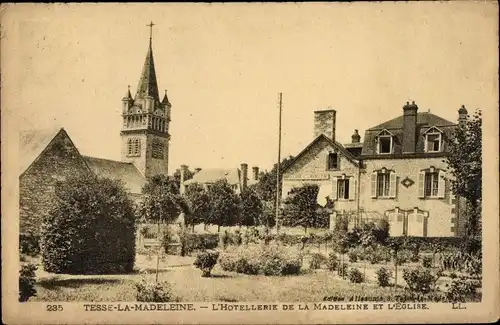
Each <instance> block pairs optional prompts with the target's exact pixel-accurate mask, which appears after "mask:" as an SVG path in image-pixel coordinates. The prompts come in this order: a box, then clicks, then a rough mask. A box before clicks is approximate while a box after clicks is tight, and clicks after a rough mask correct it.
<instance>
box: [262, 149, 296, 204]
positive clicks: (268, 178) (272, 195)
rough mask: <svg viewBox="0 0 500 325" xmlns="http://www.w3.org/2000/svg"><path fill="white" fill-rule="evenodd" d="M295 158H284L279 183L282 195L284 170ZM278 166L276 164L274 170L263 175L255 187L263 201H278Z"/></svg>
mask: <svg viewBox="0 0 500 325" xmlns="http://www.w3.org/2000/svg"><path fill="white" fill-rule="evenodd" d="M293 159H294V157H293V156H289V157H287V158H284V159H283V160H282V161H281V164H280V182H279V184H280V185H279V190H280V195H281V189H282V183H283V180H282V176H283V168H284V167H286V166H287V165H288V164H289V163H290V162H291V161H292V160H293ZM277 169H278V164H274V166H273V168H272V169H271V171H269V172H265V173H261V175H260V178H259V182H258V183H257V184H256V186H255V190H256V192H257V195H258V196H259V197H260V198H261V200H264V201H267V202H273V201H275V200H276V174H277Z"/></svg>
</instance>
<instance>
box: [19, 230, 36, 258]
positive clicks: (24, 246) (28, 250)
mask: <svg viewBox="0 0 500 325" xmlns="http://www.w3.org/2000/svg"><path fill="white" fill-rule="evenodd" d="M19 250H20V252H21V254H26V255H28V256H37V255H38V254H40V235H35V234H19Z"/></svg>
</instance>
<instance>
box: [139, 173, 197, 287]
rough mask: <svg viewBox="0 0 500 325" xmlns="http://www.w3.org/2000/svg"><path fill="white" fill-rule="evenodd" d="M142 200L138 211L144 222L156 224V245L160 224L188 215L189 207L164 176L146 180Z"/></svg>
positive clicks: (158, 256)
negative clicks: (182, 213)
mask: <svg viewBox="0 0 500 325" xmlns="http://www.w3.org/2000/svg"><path fill="white" fill-rule="evenodd" d="M142 193H143V194H144V195H143V199H142V202H141V205H140V211H141V212H142V215H143V216H144V217H145V219H146V220H148V221H150V222H154V223H156V224H157V229H158V233H157V239H158V244H159V243H160V242H161V231H160V227H161V224H162V223H167V224H168V223H171V222H172V221H174V220H175V219H177V218H178V217H179V214H180V213H181V212H184V213H185V214H189V206H188V205H187V203H186V201H185V200H184V199H183V198H182V197H181V195H180V194H179V188H178V187H177V186H176V184H175V181H174V180H173V179H171V178H168V177H166V176H165V175H156V176H153V177H152V178H150V179H148V182H147V183H146V184H145V185H144V187H143V189H142ZM160 247H161V245H158V251H157V256H156V282H158V268H159V264H160Z"/></svg>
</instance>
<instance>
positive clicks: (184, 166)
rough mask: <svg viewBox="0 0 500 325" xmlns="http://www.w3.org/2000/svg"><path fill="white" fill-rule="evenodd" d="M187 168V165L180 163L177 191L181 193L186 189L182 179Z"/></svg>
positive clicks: (184, 177)
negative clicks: (179, 180)
mask: <svg viewBox="0 0 500 325" xmlns="http://www.w3.org/2000/svg"><path fill="white" fill-rule="evenodd" d="M187 170H188V166H187V165H181V184H180V187H179V192H180V193H181V194H184V192H185V191H186V186H185V185H184V180H185V179H186V174H187Z"/></svg>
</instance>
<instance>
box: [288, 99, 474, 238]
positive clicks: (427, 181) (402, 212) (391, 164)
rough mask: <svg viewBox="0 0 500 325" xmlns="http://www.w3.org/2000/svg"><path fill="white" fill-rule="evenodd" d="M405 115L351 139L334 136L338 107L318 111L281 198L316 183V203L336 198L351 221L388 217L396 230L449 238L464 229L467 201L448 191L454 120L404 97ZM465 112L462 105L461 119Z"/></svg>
mask: <svg viewBox="0 0 500 325" xmlns="http://www.w3.org/2000/svg"><path fill="white" fill-rule="evenodd" d="M402 113H403V114H402V115H401V116H399V117H396V118H393V119H390V120H388V121H386V122H383V123H381V124H379V125H376V126H373V127H371V128H369V129H368V130H366V132H365V137H364V139H363V141H362V142H361V137H360V135H359V133H358V130H355V131H354V134H353V135H352V142H351V143H348V144H341V143H339V142H337V141H336V139H335V126H336V111H335V110H332V109H329V110H323V111H316V112H314V137H315V138H314V140H313V141H312V142H311V143H310V144H309V145H308V146H307V147H306V148H305V149H304V150H303V151H302V152H301V153H299V154H298V155H297V157H296V158H295V159H294V160H293V161H292V162H290V163H289V164H288V165H287V166H285V168H284V171H283V198H285V197H286V196H287V194H288V192H289V191H290V189H291V188H292V187H296V186H301V185H303V184H305V183H312V184H317V185H318V186H319V189H320V190H319V194H318V203H319V204H320V205H323V206H324V205H325V204H326V202H327V201H331V202H333V205H334V212H333V214H332V218H331V222H330V226H331V227H332V226H333V224H334V222H335V219H336V217H337V216H340V215H343V216H346V217H348V218H349V221H350V226H351V227H352V226H354V225H356V224H359V223H360V222H366V221H376V220H378V219H382V218H384V219H386V220H388V222H389V224H390V234H391V236H403V235H408V236H423V237H451V236H458V235H460V234H461V233H462V231H463V224H464V220H463V217H462V216H461V212H462V211H463V200H458V199H457V198H456V197H455V196H454V195H453V193H452V191H451V189H450V177H451V175H449V173H447V164H446V162H445V161H444V159H445V158H446V156H447V155H449V150H448V145H449V143H450V141H452V139H453V131H454V130H455V128H456V127H457V125H458V124H457V123H453V122H451V121H447V120H445V119H443V118H441V117H439V116H436V115H434V114H432V113H430V112H418V106H417V105H416V104H415V103H414V102H412V103H411V104H410V103H409V102H407V103H406V104H405V105H404V106H403V112H402ZM466 116H467V110H466V109H465V107H463V106H462V107H461V108H460V109H459V114H458V121H459V123H460V122H461V121H464V120H465V117H466Z"/></svg>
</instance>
